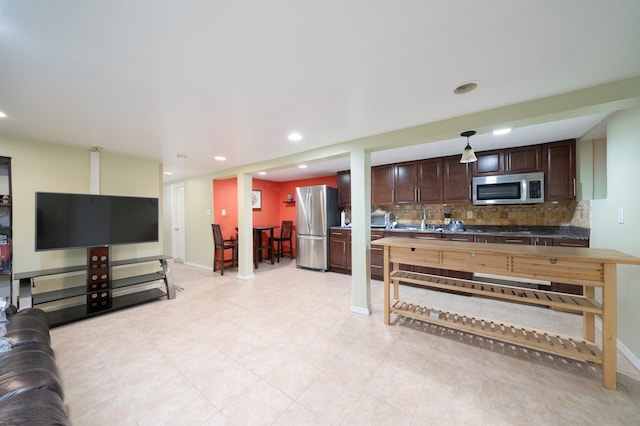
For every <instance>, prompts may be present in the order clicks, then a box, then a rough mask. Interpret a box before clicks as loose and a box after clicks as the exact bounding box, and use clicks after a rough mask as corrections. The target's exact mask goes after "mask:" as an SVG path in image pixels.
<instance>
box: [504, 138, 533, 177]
mask: <svg viewBox="0 0 640 426" xmlns="http://www.w3.org/2000/svg"><path fill="white" fill-rule="evenodd" d="M504 157H505V170H508V172H509V173H532V172H541V171H542V149H541V148H540V145H529V146H520V147H517V148H509V149H506V150H505V155H504Z"/></svg>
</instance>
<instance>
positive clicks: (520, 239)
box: [497, 236, 531, 246]
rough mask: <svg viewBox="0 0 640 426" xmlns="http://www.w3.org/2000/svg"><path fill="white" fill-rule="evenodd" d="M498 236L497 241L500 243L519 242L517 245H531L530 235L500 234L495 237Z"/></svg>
mask: <svg viewBox="0 0 640 426" xmlns="http://www.w3.org/2000/svg"><path fill="white" fill-rule="evenodd" d="M497 238H498V241H497V242H498V243H500V244H519V245H524V246H529V245H531V238H530V237H512V236H509V237H506V236H500V237H497Z"/></svg>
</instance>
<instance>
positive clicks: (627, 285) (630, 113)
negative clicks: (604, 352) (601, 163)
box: [591, 108, 640, 359]
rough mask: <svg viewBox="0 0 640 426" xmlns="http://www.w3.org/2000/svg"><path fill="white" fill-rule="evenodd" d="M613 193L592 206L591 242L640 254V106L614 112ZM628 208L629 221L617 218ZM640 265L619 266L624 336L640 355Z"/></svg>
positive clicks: (610, 127) (610, 125)
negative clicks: (638, 184)
mask: <svg viewBox="0 0 640 426" xmlns="http://www.w3.org/2000/svg"><path fill="white" fill-rule="evenodd" d="M606 146H607V151H606V156H607V193H606V195H607V196H606V198H604V199H596V200H594V201H593V202H592V207H591V209H592V210H591V220H592V229H591V246H592V247H598V248H609V249H615V250H619V251H622V252H625V253H628V254H631V255H633V256H637V257H640V239H639V238H638V236H639V235H640V191H639V190H638V189H637V182H640V167H639V166H638V161H637V157H636V153H637V152H638V147H640V108H634V109H629V110H623V111H619V112H616V113H614V114H613V115H612V116H611V117H610V118H609V119H608V121H607V144H606ZM619 208H623V209H624V223H623V224H619V223H618V221H617V216H618V209H619ZM638 324H640V266H627V265H621V266H619V267H618V340H620V342H621V343H622V344H623V345H624V346H625V347H626V348H627V349H628V350H629V351H631V352H632V353H633V354H634V356H635V357H636V358H638V359H640V333H639V332H638Z"/></svg>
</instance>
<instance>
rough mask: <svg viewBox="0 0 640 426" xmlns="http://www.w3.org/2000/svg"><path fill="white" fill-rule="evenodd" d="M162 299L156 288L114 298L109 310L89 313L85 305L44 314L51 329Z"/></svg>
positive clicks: (160, 291) (161, 293) (159, 291)
mask: <svg viewBox="0 0 640 426" xmlns="http://www.w3.org/2000/svg"><path fill="white" fill-rule="evenodd" d="M164 297H166V294H165V293H164V292H163V291H162V290H160V289H158V288H151V289H147V290H142V291H138V292H136V293H129V294H125V295H123V296H118V297H114V298H113V299H112V301H111V308H109V309H102V310H98V311H95V312H90V310H89V309H88V308H87V305H77V306H71V307H68V308H63V309H56V310H52V311H47V312H46V314H47V319H48V320H49V326H50V327H52V328H53V327H57V326H61V325H64V324H68V323H70V322H74V321H79V320H82V319H86V318H90V317H94V316H96V315H102V314H107V313H109V312H115V311H119V310H121V309H126V308H130V307H133V306H137V305H142V304H144V303H149V302H153V301H156V300H160V299H162V298H164Z"/></svg>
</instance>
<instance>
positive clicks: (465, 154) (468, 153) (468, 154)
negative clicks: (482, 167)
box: [460, 130, 478, 163]
mask: <svg viewBox="0 0 640 426" xmlns="http://www.w3.org/2000/svg"><path fill="white" fill-rule="evenodd" d="M475 134H476V131H475V130H467V131H466V132H462V133H460V136H462V137H464V138H467V146H465V147H464V151H462V158H460V162H461V163H473V162H474V161H478V159H477V158H476V154H474V153H473V148H471V145H469V138H470V137H471V136H473V135H475Z"/></svg>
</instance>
